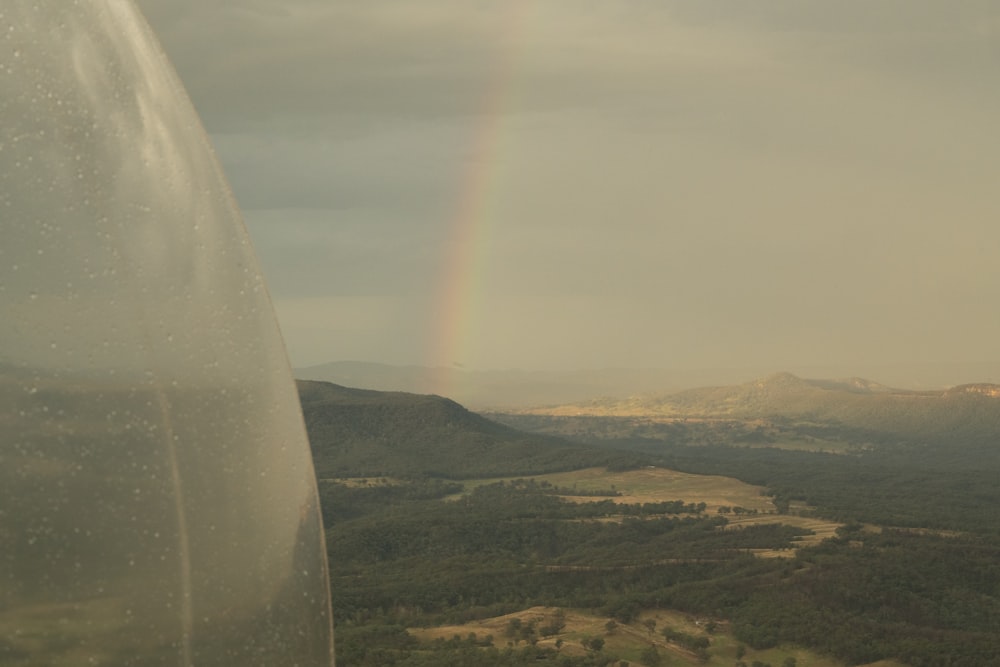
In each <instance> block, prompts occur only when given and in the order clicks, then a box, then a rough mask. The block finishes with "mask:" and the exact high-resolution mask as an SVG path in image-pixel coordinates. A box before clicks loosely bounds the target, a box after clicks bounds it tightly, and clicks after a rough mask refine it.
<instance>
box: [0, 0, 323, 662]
mask: <svg viewBox="0 0 1000 667" xmlns="http://www.w3.org/2000/svg"><path fill="white" fill-rule="evenodd" d="M331 663H332V657H331V631H330V614H329V593H328V585H327V580H326V570H325V556H324V544H323V536H322V527H321V522H320V520H319V516H318V507H317V502H316V490H315V481H314V477H313V470H312V464H311V460H310V457H309V451H308V445H307V442H306V436H305V430H304V428H303V425H302V419H301V414H300V412H299V408H298V403H297V397H296V395H295V390H294V384H293V382H292V379H291V374H290V371H289V369H288V362H287V359H286V356H285V352H284V348H283V346H282V342H281V339H280V335H279V333H278V330H277V327H276V324H275V319H274V315H273V312H272V308H271V304H270V302H269V299H268V296H267V293H266V291H265V288H264V284H263V282H262V280H261V277H260V274H259V271H258V269H257V264H256V260H255V258H254V256H253V253H252V251H251V248H250V246H249V244H248V241H247V236H246V233H245V231H244V228H243V224H242V221H241V219H240V216H239V213H238V212H237V210H236V208H235V205H234V203H233V201H232V198H231V195H230V194H229V190H228V187H227V185H226V183H225V181H224V178H223V176H222V173H221V172H220V170H219V167H218V166H217V164H216V161H215V159H214V158H213V157H212V155H211V152H210V150H209V148H208V144H207V141H206V138H205V135H204V132H203V130H202V129H201V125H200V123H199V122H198V120H197V118H196V116H195V113H194V111H193V109H192V108H191V106H190V103H189V102H188V100H187V97H186V95H185V94H184V92H183V90H182V88H181V86H180V84H179V82H178V80H177V78H176V77H175V75H174V74H173V72H172V70H171V69H170V67H169V65H168V64H167V62H166V59H165V57H164V56H163V55H162V53H161V51H160V50H159V47H158V46H156V45H155V40H154V39H153V38H152V36H151V34H150V32H149V29H148V28H147V26H146V24H145V22H144V20H143V19H142V18H141V16H140V15H139V14H138V12H137V11H136V10H135V9H134V7H132V5H131V4H130V3H127V2H123V1H121V0H115V1H114V2H107V1H98V0H92V1H87V0H83V1H78V2H67V1H66V0H47V1H42V2H38V1H32V2H28V1H26V0H25V1H21V0H8V1H5V2H3V3H2V5H0V665H7V664H11V665H15V664H16V665H21V664H38V665H43V664H44V665H67V666H68V665H73V666H74V667H76V666H80V665H90V664H94V665H144V666H145V665H171V666H176V665H185V666H187V665H240V666H241V667H242V666H245V665H261V666H264V665H267V666H271V665H330V664H331Z"/></svg>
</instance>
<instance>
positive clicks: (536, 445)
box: [298, 380, 641, 478]
mask: <svg viewBox="0 0 1000 667" xmlns="http://www.w3.org/2000/svg"><path fill="white" fill-rule="evenodd" d="M298 389H299V397H300V400H301V402H302V413H303V416H304V417H305V422H306V429H307V430H308V432H309V440H310V443H311V444H312V448H313V459H314V461H315V465H316V473H317V475H318V476H319V477H320V478H326V477H349V476H373V475H392V476H410V475H433V476H437V477H452V478H454V477H481V476H491V475H521V474H529V473H540V472H555V471H560V470H571V469H575V468H586V467H589V466H595V465H612V466H615V465H617V466H619V467H620V466H626V465H629V464H630V463H631V464H633V465H637V464H638V462H639V460H640V458H641V457H638V456H637V455H631V454H626V453H615V452H608V451H607V450H602V449H599V448H596V447H591V446H587V445H579V444H574V443H570V442H568V441H566V440H563V439H561V438H556V437H551V436H545V435H530V434H526V433H522V432H520V431H517V430H515V429H513V428H510V427H508V426H503V425H501V424H498V423H496V422H493V421H490V420H488V419H486V418H484V417H480V416H479V415H476V414H474V413H472V412H469V411H468V410H466V409H465V408H463V407H462V406H461V405H459V404H458V403H455V402H454V401H451V400H448V399H446V398H441V397H440V396H429V395H419V394H407V393H402V392H379V391H371V390H365V389H351V388H348V387H342V386H339V385H335V384H331V383H329V382H313V381H305V380H299V381H298Z"/></svg>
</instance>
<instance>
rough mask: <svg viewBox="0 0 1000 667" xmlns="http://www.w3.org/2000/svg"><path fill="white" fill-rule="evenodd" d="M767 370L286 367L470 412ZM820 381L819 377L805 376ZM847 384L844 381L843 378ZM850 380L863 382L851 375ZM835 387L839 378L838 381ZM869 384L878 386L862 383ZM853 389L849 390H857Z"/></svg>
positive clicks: (973, 368)
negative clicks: (433, 398)
mask: <svg viewBox="0 0 1000 667" xmlns="http://www.w3.org/2000/svg"><path fill="white" fill-rule="evenodd" d="M773 370H774V369H773V368H753V367H744V368H704V369H673V370H665V369H623V368H608V369H596V370H580V371H521V370H506V371H473V370H467V369H464V368H460V367H457V366H456V367H451V368H444V367H438V368H430V367H426V366H393V365H388V364H379V363H370V362H361V361H336V362H331V363H327V364H321V365H317V366H308V367H304V368H297V369H295V370H294V374H295V377H296V378H299V379H302V380H320V381H323V382H333V383H336V384H340V385H344V386H348V387H357V388H359V389H374V390H377V391H404V392H412V393H416V394H437V395H439V396H446V397H448V398H451V399H453V400H455V401H458V402H459V403H461V404H462V405H465V406H467V407H469V408H471V409H473V410H480V411H483V410H498V411H503V410H507V409H514V408H526V407H534V406H543V405H560V404H567V403H578V402H581V401H587V400H589V399H594V398H598V397H607V396H615V397H629V396H639V395H648V394H654V393H655V394H664V393H666V392H673V391H679V390H682V389H690V388H691V387H706V386H720V385H732V384H737V383H743V382H746V381H747V380H749V379H751V378H754V377H761V376H764V375H766V374H767V373H769V372H771V371H773ZM792 370H793V371H794V372H795V373H796V374H798V375H800V376H802V375H808V376H810V377H837V376H838V375H839V374H840V373H838V371H837V369H835V368H828V367H809V368H794V369H792ZM869 377H878V378H879V379H880V381H882V382H884V383H886V384H891V385H893V386H899V387H906V388H908V389H920V390H924V389H927V390H930V389H942V388H944V387H947V386H949V385H951V384H955V383H956V382H960V381H967V380H962V379H961V378H965V379H968V378H974V379H989V378H992V377H997V378H1000V365H998V364H989V363H984V364H966V365H964V366H943V365H942V366H937V365H925V366H913V367H900V366H885V367H882V368H876V369H872V370H871V374H870V375H869ZM810 382H813V383H822V382H824V381H821V380H811V381H810ZM845 382H846V383H848V384H850V382H852V381H845ZM857 382H866V381H864V380H857ZM842 384H843V383H842ZM870 384H871V387H869V388H871V389H875V388H877V387H879V386H881V385H877V384H876V383H870ZM859 388H860V387H855V389H859Z"/></svg>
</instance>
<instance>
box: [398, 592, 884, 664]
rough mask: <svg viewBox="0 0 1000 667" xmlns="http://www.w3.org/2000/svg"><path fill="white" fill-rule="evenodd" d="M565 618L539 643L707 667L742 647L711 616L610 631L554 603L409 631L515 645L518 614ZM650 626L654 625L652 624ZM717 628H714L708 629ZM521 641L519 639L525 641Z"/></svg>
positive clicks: (660, 619)
mask: <svg viewBox="0 0 1000 667" xmlns="http://www.w3.org/2000/svg"><path fill="white" fill-rule="evenodd" d="M557 618H560V619H561V620H562V622H563V623H565V626H564V627H563V629H562V631H561V632H559V633H558V634H555V635H552V636H550V637H540V638H537V641H538V645H539V646H545V647H551V648H556V646H557V642H559V651H560V652H561V653H563V654H566V655H584V654H585V653H587V649H586V648H584V646H583V642H584V640H586V639H587V638H590V637H601V638H602V639H603V640H604V642H605V643H604V648H603V649H602V650H603V652H604V653H606V654H613V655H615V656H618V658H619V659H621V660H626V661H628V662H629V663H630V664H632V665H636V666H638V665H645V664H646V663H644V662H642V659H641V655H642V652H643V651H644V650H647V649H648V648H649V647H650V646H653V647H655V648H656V650H657V651H658V652H659V654H660V655H661V657H663V658H664V661H663V663H662V664H664V665H708V667H731V666H732V665H733V664H734V663H735V662H736V661H737V659H738V658H737V657H736V656H737V654H738V651H739V649H740V646H741V644H740V642H739V641H737V640H736V638H735V637H733V635H732V634H731V633H730V632H729V629H728V626H727V624H726V623H724V622H720V621H715V626H714V628H712V626H710V622H711V619H697V618H693V617H691V616H688V615H686V614H682V613H680V612H676V611H670V610H662V609H658V610H647V611H646V612H644V613H642V614H640V615H639V617H638V618H637V619H636V621H635V622H633V623H618V624H617V626H616V627H615V628H614V629H613V630H612V631H610V632H609V630H608V628H607V623H608V621H609V620H610V619H608V618H604V617H599V616H595V615H593V614H588V613H584V612H581V611H577V610H572V609H565V610H559V609H556V608H553V607H532V608H530V609H525V610H524V611H520V612H516V613H513V614H506V615H504V616H497V617H494V618H487V619H483V620H480V621H475V622H472V623H466V624H464V625H448V626H442V627H437V628H411V629H410V630H409V632H410V634H412V635H413V636H415V637H417V639H419V640H420V641H422V642H429V641H433V640H434V639H437V638H441V639H450V638H452V637H454V636H456V635H458V636H459V637H463V638H464V637H468V636H469V634H470V633H475V634H476V636H477V637H479V638H480V639H482V638H484V637H486V636H487V635H492V636H493V645H494V646H497V647H503V646H507V645H508V643H510V644H511V645H514V644H515V639H514V638H512V637H508V636H507V635H508V628H509V627H510V625H511V621H512V620H513V619H517V620H518V621H519V622H520V623H521V625H522V626H527V625H528V624H529V623H532V622H534V623H535V625H536V626H537V627H543V626H545V625H546V624H549V623H552V622H553V621H554V620H555V619H557ZM650 625H651V626H652V627H650ZM665 629H670V630H673V631H675V632H677V633H683V634H684V635H688V636H690V637H705V638H707V639H708V642H709V647H708V660H707V661H705V660H701V659H699V657H698V656H697V655H696V654H695V653H694V652H693V651H691V650H689V649H687V648H685V647H684V646H682V645H680V643H678V642H670V641H667V640H666V639H665V637H664V635H663V631H664V630H665ZM709 629H712V630H713V631H712V632H709ZM521 641H522V640H519V639H518V640H517V643H518V644H520V643H521ZM743 650H744V651H745V654H744V656H743V657H742V660H743V661H744V662H746V664H748V665H749V664H752V663H753V661H754V660H759V661H761V662H765V663H770V664H771V665H773V666H774V667H779V666H780V665H781V664H782V662H783V661H784V660H785V659H786V658H789V657H793V658H795V660H796V664H797V666H798V667H844V664H845V663H843V662H839V661H837V660H833V659H831V658H827V657H824V656H821V655H818V654H816V653H812V652H810V651H806V650H804V649H799V648H796V647H790V646H784V647H778V648H773V649H768V650H765V651H755V650H753V649H751V648H749V647H743ZM870 667H903V666H902V665H898V663H893V662H886V661H883V662H879V663H875V664H874V665H871V666H870Z"/></svg>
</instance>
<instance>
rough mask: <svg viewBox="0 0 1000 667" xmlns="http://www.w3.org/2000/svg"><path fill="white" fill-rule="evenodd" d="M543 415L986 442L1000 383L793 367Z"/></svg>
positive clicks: (995, 421)
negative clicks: (898, 383) (821, 373)
mask: <svg viewBox="0 0 1000 667" xmlns="http://www.w3.org/2000/svg"><path fill="white" fill-rule="evenodd" d="M526 412H527V413H530V414H535V415H553V416H590V417H642V418H652V419H657V418H658V419H667V420H670V419H699V418H701V419H727V420H743V421H745V420H754V419H764V420H785V421H796V422H806V423H812V424H824V425H830V426H836V427H841V428H844V429H852V430H855V431H863V432H866V433H867V434H869V436H874V437H876V438H882V439H885V438H888V439H892V440H899V439H905V440H907V441H911V442H918V443H936V442H942V441H954V440H959V439H960V440H962V441H963V442H964V443H966V444H985V443H991V442H993V441H995V440H996V438H997V435H998V434H1000V385H993V384H970V385H962V386H959V387H953V388H951V389H947V390H943V391H905V390H898V389H891V388H889V387H885V386H882V385H880V384H877V383H874V382H870V381H868V380H862V379H860V378H851V379H849V380H807V379H802V378H799V377H796V376H794V375H791V374H789V373H779V374H776V375H772V376H770V377H768V378H764V379H760V380H756V381H753V382H748V383H745V384H740V385H732V386H726V387H705V388H700V389H690V390H686V391H680V392H676V393H672V394H665V395H658V396H645V397H638V398H630V399H622V400H600V401H590V402H587V403H579V404H574V405H567V406H561V407H557V408H538V409H534V410H529V411H526Z"/></svg>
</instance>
